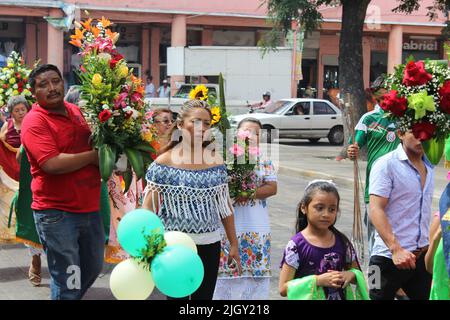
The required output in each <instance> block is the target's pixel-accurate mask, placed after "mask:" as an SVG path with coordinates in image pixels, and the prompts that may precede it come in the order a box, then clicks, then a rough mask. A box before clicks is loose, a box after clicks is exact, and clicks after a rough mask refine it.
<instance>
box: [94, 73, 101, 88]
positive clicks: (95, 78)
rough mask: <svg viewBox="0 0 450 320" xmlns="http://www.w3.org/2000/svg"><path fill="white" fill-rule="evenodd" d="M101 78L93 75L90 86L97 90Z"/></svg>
mask: <svg viewBox="0 0 450 320" xmlns="http://www.w3.org/2000/svg"><path fill="white" fill-rule="evenodd" d="M102 81H103V78H102V76H101V75H99V74H98V73H96V74H94V76H93V77H92V84H93V85H94V87H96V88H98V87H99V86H100V85H101V84H102Z"/></svg>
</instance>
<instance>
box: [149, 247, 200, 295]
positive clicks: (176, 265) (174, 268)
mask: <svg viewBox="0 0 450 320" xmlns="http://www.w3.org/2000/svg"><path fill="white" fill-rule="evenodd" d="M151 271H152V276H153V281H154V282H155V285H156V287H157V288H158V289H159V291H161V292H162V293H163V294H165V295H166V296H169V297H173V298H182V297H187V296H189V295H191V294H192V293H194V292H195V291H196V290H197V289H198V288H199V287H200V285H201V284H202V281H203V276H204V273H205V270H204V268H203V263H202V260H201V259H200V257H199V256H198V254H196V253H195V252H193V251H192V250H191V249H189V248H186V247H184V246H180V245H173V246H167V247H165V248H164V251H163V252H162V253H160V254H157V255H156V257H155V259H154V260H153V261H152V264H151Z"/></svg>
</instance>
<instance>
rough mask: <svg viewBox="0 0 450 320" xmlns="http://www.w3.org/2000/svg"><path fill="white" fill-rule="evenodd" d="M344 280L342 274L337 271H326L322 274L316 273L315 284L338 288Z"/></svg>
mask: <svg viewBox="0 0 450 320" xmlns="http://www.w3.org/2000/svg"><path fill="white" fill-rule="evenodd" d="M344 282H345V279H344V275H343V273H342V272H339V271H332V270H330V271H328V272H326V273H324V274H321V275H318V276H317V279H316V284H317V286H319V287H329V288H336V289H339V288H341V287H342V284H343V283H344Z"/></svg>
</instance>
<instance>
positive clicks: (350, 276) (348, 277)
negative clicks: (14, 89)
mask: <svg viewBox="0 0 450 320" xmlns="http://www.w3.org/2000/svg"><path fill="white" fill-rule="evenodd" d="M342 276H343V277H344V284H343V285H342V288H346V287H347V286H348V285H349V284H350V283H355V281H356V276H355V274H354V273H353V272H351V271H343V272H342Z"/></svg>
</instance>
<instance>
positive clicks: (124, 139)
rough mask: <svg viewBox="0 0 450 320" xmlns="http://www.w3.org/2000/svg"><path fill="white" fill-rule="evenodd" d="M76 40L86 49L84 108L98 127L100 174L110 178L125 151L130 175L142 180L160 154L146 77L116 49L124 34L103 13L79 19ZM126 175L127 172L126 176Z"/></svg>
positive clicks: (73, 41)
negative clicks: (156, 150)
mask: <svg viewBox="0 0 450 320" xmlns="http://www.w3.org/2000/svg"><path fill="white" fill-rule="evenodd" d="M75 25H76V28H75V34H73V35H71V36H70V37H71V41H70V43H71V44H72V45H74V46H76V47H78V48H80V53H79V54H80V55H81V65H80V70H79V72H78V76H79V78H80V80H81V87H80V93H81V94H80V96H81V101H80V108H82V110H83V111H84V113H85V114H86V118H87V120H88V122H89V123H90V125H91V127H92V128H93V134H92V138H93V139H92V140H93V145H94V146H95V147H97V148H98V149H99V156H100V173H101V176H102V179H103V180H104V181H106V180H107V179H108V178H109V177H110V176H111V174H112V171H113V169H114V165H115V164H116V162H117V160H118V158H119V157H120V155H123V154H125V155H126V158H127V174H126V176H127V177H128V178H127V179H124V180H125V182H126V183H128V181H130V182H131V179H129V177H130V176H131V168H132V169H133V171H134V172H135V173H136V175H137V177H138V179H140V178H142V177H143V176H144V174H145V168H146V167H147V166H148V164H149V163H150V162H151V161H152V158H151V156H150V154H151V153H154V150H153V148H152V147H151V146H150V143H151V141H152V139H153V135H151V134H148V133H149V132H148V130H147V129H148V127H147V125H146V118H145V110H146V106H145V103H144V86H143V85H142V80H141V79H138V78H137V77H135V76H134V75H133V70H132V69H129V68H128V66H127V62H126V60H125V58H124V56H122V55H121V54H120V53H119V52H118V51H117V50H116V47H115V43H116V42H117V40H118V39H119V34H118V33H116V32H112V31H111V29H110V27H111V25H112V23H111V22H110V21H109V20H108V19H105V18H104V17H102V19H99V20H97V21H96V22H94V23H93V20H92V19H90V18H89V19H88V20H86V21H84V22H80V23H78V22H76V23H75ZM124 178H125V176H124Z"/></svg>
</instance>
